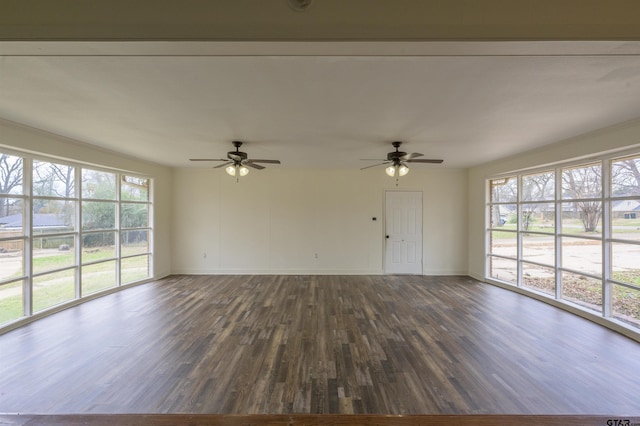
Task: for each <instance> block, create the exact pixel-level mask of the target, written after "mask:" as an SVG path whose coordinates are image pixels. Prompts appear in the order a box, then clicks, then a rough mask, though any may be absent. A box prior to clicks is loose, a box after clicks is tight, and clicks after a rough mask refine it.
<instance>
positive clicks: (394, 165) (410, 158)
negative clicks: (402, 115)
mask: <svg viewBox="0 0 640 426" xmlns="http://www.w3.org/2000/svg"><path fill="white" fill-rule="evenodd" d="M391 145H393V147H394V148H395V149H396V150H395V151H392V152H390V153H388V154H387V160H386V161H384V160H363V161H382V163H378V164H373V165H371V166H366V167H362V168H361V169H360V170H364V169H368V168H371V167H376V166H382V165H383V164H389V167H387V168H386V169H385V172H386V173H387V174H388V175H389V176H391V177H393V176H396V175H397V176H404V175H406V174H407V173H409V167H408V166H407V164H406V163H435V164H440V163H442V162H443V161H444V160H434V159H429V158H417V157H422V156H423V155H424V154H420V153H417V152H413V153H411V154H408V153H406V152H402V151H400V149H399V148H400V145H402V142H400V141H396V142H392V143H391Z"/></svg>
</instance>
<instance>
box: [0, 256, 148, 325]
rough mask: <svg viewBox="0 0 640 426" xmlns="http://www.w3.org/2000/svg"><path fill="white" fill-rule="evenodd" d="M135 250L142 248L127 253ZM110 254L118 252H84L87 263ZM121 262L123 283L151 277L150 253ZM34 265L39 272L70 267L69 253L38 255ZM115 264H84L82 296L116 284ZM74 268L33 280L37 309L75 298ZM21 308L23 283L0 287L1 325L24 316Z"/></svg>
mask: <svg viewBox="0 0 640 426" xmlns="http://www.w3.org/2000/svg"><path fill="white" fill-rule="evenodd" d="M136 250H137V252H139V248H137V249H136V248H132V250H129V251H128V252H129V253H136ZM111 253H113V254H115V253H114V252H113V251H112V250H108V249H107V250H106V253H105V252H101V251H95V252H92V253H83V256H82V259H83V262H85V263H88V262H93V261H99V260H103V259H109V258H111V257H112V256H113V254H111ZM127 254H128V253H127V250H123V255H125V256H126V255H127ZM72 259H73V257H72ZM121 262H122V263H121V271H120V272H121V282H122V283H123V284H127V283H131V282H134V281H138V280H141V279H144V278H147V277H148V276H149V269H148V257H147V256H144V255H143V256H136V257H132V258H126V259H122V261H121ZM71 264H73V263H71ZM33 266H34V270H36V271H45V270H55V269H59V268H64V267H66V266H70V264H69V253H68V252H63V253H60V254H55V255H52V256H44V257H36V258H34V259H33ZM115 267H116V263H115V260H113V261H105V262H101V263H97V264H94V265H85V266H83V267H82V274H83V276H82V287H83V288H82V293H83V295H89V294H92V293H95V292H97V291H101V290H105V289H108V288H111V287H114V286H115V283H116V268H115ZM74 271H75V270H74V269H71V270H67V271H62V272H56V273H52V274H48V275H43V276H40V277H38V278H35V279H34V289H33V293H34V294H33V307H34V312H38V311H41V310H44V309H47V308H49V307H52V306H55V305H58V304H60V303H64V302H67V301H69V300H73V299H74V298H75V278H74V275H75V273H74ZM17 276H19V275H16V277H17ZM3 294H4V296H3ZM22 311H23V307H22V283H17V284H15V283H14V284H9V285H6V286H2V287H0V324H3V323H5V322H7V321H11V320H14V319H17V318H19V317H21V316H22Z"/></svg>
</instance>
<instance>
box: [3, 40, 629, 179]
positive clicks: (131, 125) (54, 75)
mask: <svg viewBox="0 0 640 426" xmlns="http://www.w3.org/2000/svg"><path fill="white" fill-rule="evenodd" d="M43 46H44V47H43ZM49 46H51V45H49ZM55 46H56V48H55V49H49V50H47V48H46V45H45V44H42V43H27V44H19V43H18V44H16V43H13V44H7V43H4V44H3V45H1V46H0V53H4V54H5V56H2V57H1V58H0V118H4V119H7V120H11V121H16V122H19V123H23V124H26V125H29V126H33V127H36V128H39V129H42V130H46V131H50V132H53V133H56V134H60V135H63V136H67V137H70V138H73V139H76V140H79V141H83V142H86V143H89V144H92V145H96V146H100V147H104V148H108V149H111V150H114V151H118V152H121V153H124V154H127V155H130V156H134V157H138V158H143V159H146V160H150V161H153V162H156V163H160V164H164V165H169V166H176V167H182V166H186V167H207V164H202V163H190V162H189V161H188V159H189V158H194V157H210V158H224V157H225V153H226V151H229V150H231V149H232V147H231V141H232V140H242V141H245V142H246V145H245V146H243V150H245V151H246V152H248V154H249V156H250V157H252V158H269V159H280V160H281V161H282V165H281V166H273V167H288V168H292V167H295V168H354V169H357V168H359V167H363V166H364V165H367V164H371V163H370V162H363V161H360V159H361V158H381V159H382V158H385V155H386V153H387V152H388V151H391V150H392V148H391V145H390V142H391V141H394V140H401V141H404V142H405V145H404V146H403V148H404V150H406V151H408V152H420V153H423V154H425V156H426V157H428V158H442V159H444V160H445V162H444V164H443V165H420V166H419V167H470V166H474V165H477V164H481V163H485V162H488V161H491V160H494V159H498V158H502V157H506V156H509V155H512V154H515V153H519V152H523V151H526V150H529V149H532V148H536V147H540V146H543V145H546V144H550V143H554V142H557V141H559V140H562V139H565V138H568V137H572V136H576V135H579V134H582V133H586V132H589V131H592V130H595V129H598V128H601V127H605V126H609V125H613V124H616V123H620V122H623V121H626V120H630V119H635V118H638V117H640V44H639V43H637V42H636V43H617V44H614V45H612V44H608V45H603V44H602V43H601V44H599V45H597V44H584V43H583V44H580V45H578V44H575V43H574V44H570V45H567V44H566V43H565V44H558V43H556V44H553V43H537V44H536V43H528V44H526V43H525V44H517V43H516V44H514V43H511V44H507V45H506V46H507V47H506V48H505V43H480V44H479V43H475V44H474V43H449V44H447V43H426V44H411V43H360V44H353V43H352V44H349V43H333V44H327V43H325V44H318V43H289V44H287V43H268V44H259V45H256V44H253V45H248V44H244V45H237V44H236V45H233V43H218V44H217V45H212V44H198V43H189V44H182V45H180V44H175V43H173V44H162V43H160V44H158V43H156V44H153V43H147V44H141V43H138V44H135V43H120V44H115V45H114V44H112V45H110V46H111V48H112V49H111V50H109V49H106V50H105V49H104V48H101V47H99V46H98V47H96V45H95V44H93V45H92V44H86V43H85V44H83V45H82V46H81V48H77V47H78V46H76V47H75V48H72V49H70V48H69V44H64V43H61V44H57V45H55ZM102 46H105V45H104V44H103V45H102ZM132 46H133V47H134V48H132ZM633 142H634V143H637V142H638V141H633ZM0 143H1V141H0ZM212 165H213V164H212Z"/></svg>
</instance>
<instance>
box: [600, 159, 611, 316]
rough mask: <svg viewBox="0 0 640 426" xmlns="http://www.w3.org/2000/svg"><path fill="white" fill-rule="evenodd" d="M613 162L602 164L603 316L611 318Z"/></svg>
mask: <svg viewBox="0 0 640 426" xmlns="http://www.w3.org/2000/svg"><path fill="white" fill-rule="evenodd" d="M611 226H612V225H611V160H605V161H603V164H602V316H604V317H605V318H609V317H610V316H611V282H610V281H609V280H610V279H611V269H612V268H611Z"/></svg>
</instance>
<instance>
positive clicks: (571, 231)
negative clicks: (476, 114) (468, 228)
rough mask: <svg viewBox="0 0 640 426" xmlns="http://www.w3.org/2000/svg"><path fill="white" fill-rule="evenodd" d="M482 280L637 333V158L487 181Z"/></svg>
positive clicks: (639, 253) (639, 206) (639, 256)
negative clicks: (578, 311) (583, 312)
mask: <svg viewBox="0 0 640 426" xmlns="http://www.w3.org/2000/svg"><path fill="white" fill-rule="evenodd" d="M487 192H488V196H487V198H488V199H487V216H486V217H487V229H486V234H487V253H486V255H487V266H486V271H487V273H486V278H487V279H489V280H495V281H499V282H501V283H505V284H509V285H514V286H517V287H520V288H522V289H523V290H526V291H532V292H534V293H536V294H539V295H542V296H545V297H549V298H553V299H555V300H557V301H559V302H562V303H566V304H570V305H572V306H574V307H578V308H579V309H582V310H585V311H587V312H591V313H595V314H597V315H601V316H603V317H605V318H608V319H614V320H616V321H619V322H620V323H623V324H625V325H627V326H630V327H631V328H632V329H640V297H639V296H640V154H638V155H631V156H626V157H622V158H604V159H602V160H600V161H592V162H589V163H584V164H571V165H567V166H561V167H556V168H553V169H546V170H540V171H537V172H535V173H521V174H520V173H518V174H513V175H509V176H500V177H496V178H493V179H489V180H488V191H487Z"/></svg>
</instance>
